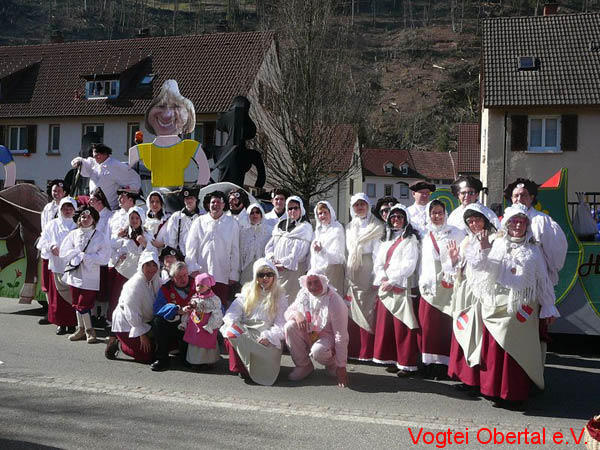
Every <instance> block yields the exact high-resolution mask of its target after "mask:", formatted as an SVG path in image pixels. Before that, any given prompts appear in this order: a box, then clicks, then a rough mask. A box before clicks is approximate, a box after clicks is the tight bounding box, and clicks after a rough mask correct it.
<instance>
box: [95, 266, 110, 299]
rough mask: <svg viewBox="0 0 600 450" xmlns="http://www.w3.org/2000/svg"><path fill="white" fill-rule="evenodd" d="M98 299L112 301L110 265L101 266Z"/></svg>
mask: <svg viewBox="0 0 600 450" xmlns="http://www.w3.org/2000/svg"><path fill="white" fill-rule="evenodd" d="M96 301H99V302H102V303H106V302H109V301H110V279H109V275H108V266H100V290H99V291H98V297H97V298H96Z"/></svg>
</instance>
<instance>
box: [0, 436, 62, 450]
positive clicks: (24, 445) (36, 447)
mask: <svg viewBox="0 0 600 450" xmlns="http://www.w3.org/2000/svg"><path fill="white" fill-rule="evenodd" d="M0 448H3V449H4V450H13V449H28V450H44V449H58V448H59V447H50V446H48V445H42V444H36V443H34V442H27V441H18V440H12V439H2V438H0Z"/></svg>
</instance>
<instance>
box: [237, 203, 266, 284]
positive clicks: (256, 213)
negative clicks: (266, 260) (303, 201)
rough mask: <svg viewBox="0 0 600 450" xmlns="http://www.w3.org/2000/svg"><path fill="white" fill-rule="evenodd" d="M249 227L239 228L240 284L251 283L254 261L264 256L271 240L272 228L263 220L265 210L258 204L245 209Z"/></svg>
mask: <svg viewBox="0 0 600 450" xmlns="http://www.w3.org/2000/svg"><path fill="white" fill-rule="evenodd" d="M246 211H247V213H248V218H249V221H250V226H248V227H245V228H240V270H241V271H242V273H241V275H240V283H241V284H244V283H247V282H248V281H252V278H253V273H252V265H253V264H254V261H256V260H257V259H259V258H262V257H264V256H265V247H266V246H267V243H268V242H269V239H271V234H272V233H273V226H272V224H271V222H270V221H268V220H267V219H266V218H265V210H264V209H263V208H262V206H260V204H259V203H252V204H251V205H250V206H248V208H247V210H246Z"/></svg>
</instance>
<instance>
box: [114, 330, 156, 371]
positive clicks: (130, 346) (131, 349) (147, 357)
mask: <svg viewBox="0 0 600 450" xmlns="http://www.w3.org/2000/svg"><path fill="white" fill-rule="evenodd" d="M115 336H116V337H117V339H118V340H119V342H120V343H121V351H122V352H123V353H125V354H126V355H127V356H131V357H132V358H133V359H135V360H136V361H137V362H141V363H145V364H150V363H151V362H152V361H154V351H153V350H152V349H151V350H150V351H149V352H145V351H144V350H142V346H141V344H140V338H139V337H136V338H130V337H129V333H127V332H122V333H121V332H119V333H115Z"/></svg>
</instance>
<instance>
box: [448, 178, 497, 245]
mask: <svg viewBox="0 0 600 450" xmlns="http://www.w3.org/2000/svg"><path fill="white" fill-rule="evenodd" d="M450 188H451V189H452V194H453V195H454V196H455V197H456V198H458V201H459V202H460V205H458V207H457V208H456V209H454V211H452V213H451V214H450V216H448V225H452V226H453V227H456V228H458V229H459V230H462V231H463V232H464V234H465V235H466V234H467V226H466V224H465V221H464V219H463V215H464V213H465V208H466V207H467V206H469V205H471V204H473V203H477V204H479V205H481V209H482V210H483V211H484V212H485V215H486V216H487V215H488V213H491V214H490V217H491V218H492V220H491V223H492V225H493V226H494V228H496V229H497V230H499V229H500V221H499V220H498V216H496V214H495V213H494V212H493V211H492V210H491V209H489V208H488V207H487V206H485V205H483V204H482V203H480V202H479V193H480V192H481V191H482V190H483V184H481V181H479V180H478V179H477V178H475V177H472V176H470V175H463V176H460V177H458V178H457V179H456V180H454V182H453V183H452V185H451V186H450Z"/></svg>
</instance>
